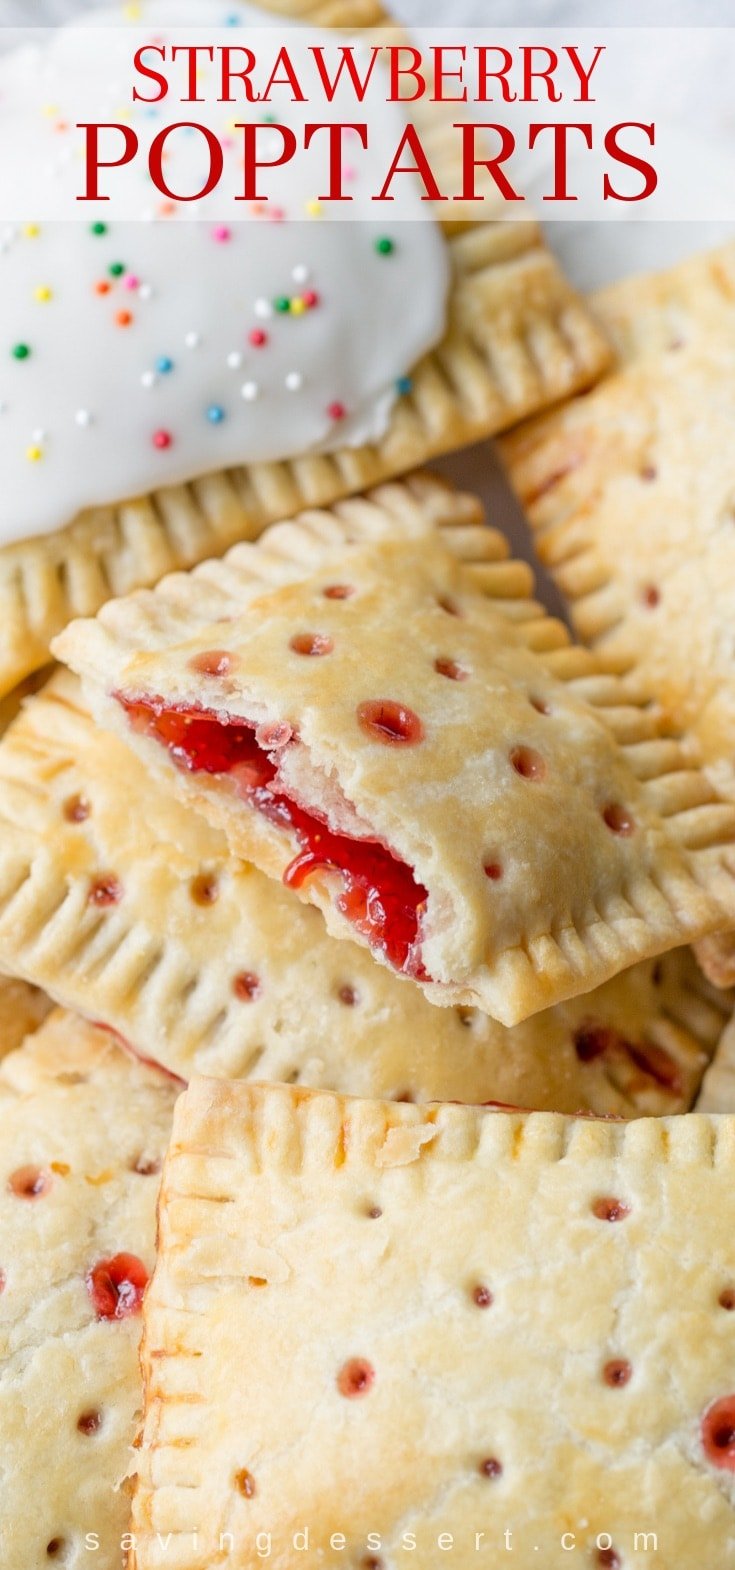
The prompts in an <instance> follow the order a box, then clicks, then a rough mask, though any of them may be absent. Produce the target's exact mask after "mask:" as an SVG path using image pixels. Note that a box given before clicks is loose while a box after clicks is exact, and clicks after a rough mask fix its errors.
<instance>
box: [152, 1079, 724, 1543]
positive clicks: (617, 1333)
mask: <svg viewBox="0 0 735 1570" xmlns="http://www.w3.org/2000/svg"><path fill="white" fill-rule="evenodd" d="M734 1176H735V1124H734V1123H733V1120H732V1119H728V1118H723V1119H719V1120H718V1119H712V1118H706V1117H701V1116H696V1115H690V1116H687V1117H684V1118H677V1119H671V1120H644V1121H641V1122H637V1123H632V1124H629V1125H616V1124H610V1123H604V1122H602V1123H601V1122H584V1121H577V1122H574V1121H569V1120H565V1119H563V1118H558V1117H554V1116H552V1115H549V1114H536V1115H533V1116H530V1117H522V1116H514V1115H508V1114H503V1113H487V1112H485V1113H483V1112H481V1111H477V1110H473V1109H469V1108H460V1107H441V1108H436V1107H435V1108H425V1107H424V1108H418V1107H407V1106H401V1107H397V1106H395V1105H392V1104H389V1103H379V1102H364V1101H363V1102H350V1101H346V1100H344V1099H341V1098H337V1097H332V1096H327V1095H322V1094H313V1093H306V1092H303V1091H293V1090H289V1089H287V1088H285V1087H268V1086H246V1085H242V1084H235V1085H227V1084H225V1083H223V1082H221V1081H217V1082H215V1081H206V1080H205V1081H202V1080H199V1081H196V1082H194V1083H193V1084H192V1085H191V1086H190V1087H189V1090H188V1091H187V1093H186V1094H185V1095H184V1096H183V1097H182V1099H181V1100H180V1102H179V1103H178V1107H177V1112H176V1119H175V1128H174V1135H173V1139H172V1145H171V1148H170V1152H169V1155H168V1158H167V1162H166V1168H165V1172H164V1179H163V1188H162V1199H161V1210H160V1253H159V1258H158V1263H157V1267H156V1272H155V1275H154V1279H153V1282H152V1286H151V1290H150V1292H149V1295H148V1298H147V1301H146V1326H145V1336H144V1346H143V1370H144V1378H145V1385H146V1403H145V1419H144V1430H143V1441H142V1448H141V1450H140V1452H139V1456H138V1464H139V1471H138V1477H137V1486H136V1490H135V1495H134V1505H133V1531H134V1534H135V1539H136V1548H135V1551H134V1553H133V1555H132V1564H133V1566H134V1570H161V1567H162V1566H163V1565H164V1564H168V1565H171V1566H173V1570H184V1567H186V1570H204V1566H209V1565H211V1564H212V1562H213V1559H216V1552H217V1544H218V1539H219V1534H220V1533H226V1532H230V1533H231V1534H232V1536H231V1540H227V1556H226V1558H225V1560H224V1562H226V1563H228V1564H230V1565H231V1566H232V1570H241V1567H244V1566H246V1565H250V1564H252V1563H253V1562H254V1560H255V1551H256V1550H255V1545H256V1542H257V1541H258V1534H259V1533H261V1532H269V1533H270V1534H271V1537H270V1542H271V1552H272V1560H273V1562H274V1563H277V1564H278V1565H279V1566H280V1567H282V1570H292V1567H293V1570H295V1567H296V1566H297V1565H298V1564H300V1563H301V1562H302V1559H303V1557H304V1556H303V1554H302V1553H301V1551H300V1547H299V1544H298V1543H294V1540H293V1534H294V1533H295V1532H298V1531H303V1530H304V1528H307V1527H308V1529H309V1539H310V1544H311V1547H312V1551H313V1552H314V1553H315V1554H316V1553H317V1552H319V1551H320V1550H321V1553H322V1555H323V1557H324V1558H325V1560H327V1561H328V1560H329V1554H330V1550H329V1543H330V1537H331V1535H332V1534H335V1533H342V1534H343V1535H344V1538H345V1544H344V1550H340V1551H344V1553H345V1561H347V1560H348V1558H349V1560H350V1562H351V1563H355V1564H361V1563H364V1561H365V1557H366V1556H367V1557H369V1555H370V1554H371V1553H372V1554H373V1555H374V1556H376V1557H377V1558H378V1559H379V1560H380V1561H382V1562H383V1563H386V1564H390V1565H392V1564H393V1563H395V1562H400V1558H401V1557H402V1553H403V1552H404V1551H405V1547H404V1540H403V1537H402V1534H403V1533H405V1532H414V1533H415V1534H416V1549H415V1550H414V1554H415V1560H414V1562H415V1563H417V1564H419V1565H421V1566H422V1570H424V1567H429V1566H434V1565H436V1563H437V1562H438V1558H439V1553H440V1552H441V1551H442V1549H443V1550H444V1551H447V1556H448V1557H450V1556H449V1553H448V1548H449V1546H450V1545H449V1544H448V1543H447V1541H446V1540H444V1542H443V1544H442V1548H441V1549H440V1548H439V1547H438V1545H437V1538H438V1534H439V1533H442V1532H447V1533H449V1534H451V1535H452V1538H453V1543H452V1545H451V1546H453V1548H454V1552H455V1553H456V1554H457V1559H458V1562H461V1563H462V1564H465V1565H467V1564H470V1563H473V1562H474V1553H475V1551H476V1548H475V1538H474V1534H475V1532H476V1531H477V1532H483V1531H484V1532H485V1533H486V1536H485V1537H484V1539H483V1540H481V1541H484V1545H485V1548H486V1550H487V1551H488V1554H489V1553H490V1552H491V1551H492V1550H494V1551H495V1557H496V1558H497V1560H498V1562H500V1559H501V1555H502V1554H504V1553H506V1552H508V1545H507V1543H504V1540H503V1530H504V1528H505V1527H506V1526H507V1527H509V1528H510V1529H511V1531H512V1540H511V1541H512V1548H513V1562H514V1563H516V1564H518V1566H519V1567H520V1570H531V1567H535V1566H536V1565H538V1563H539V1562H540V1557H539V1549H540V1550H541V1551H542V1552H543V1560H542V1561H541V1562H542V1563H543V1564H544V1566H545V1567H548V1570H563V1567H564V1566H565V1565H567V1564H568V1563H569V1562H570V1560H571V1557H572V1555H571V1549H572V1548H575V1549H576V1551H577V1556H578V1557H580V1558H581V1559H583V1560H584V1562H585V1563H588V1562H589V1563H590V1564H594V1562H595V1555H596V1553H597V1551H598V1547H599V1548H600V1549H602V1550H603V1551H604V1552H608V1550H609V1551H614V1552H615V1554H616V1555H617V1557H618V1558H619V1559H620V1561H621V1562H622V1563H623V1564H624V1563H625V1562H626V1560H629V1559H631V1558H632V1556H633V1554H634V1541H635V1539H634V1534H635V1533H636V1532H639V1533H643V1532H653V1533H656V1534H657V1559H658V1561H659V1562H660V1563H661V1564H662V1565H663V1566H666V1570H678V1567H679V1566H682V1565H685V1564H686V1565H689V1564H692V1565H694V1564H696V1563H700V1562H704V1563H711V1564H712V1565H715V1564H717V1565H720V1564H722V1565H724V1564H726V1562H727V1558H728V1555H729V1552H730V1547H729V1545H730V1544H731V1542H732V1529H733V1520H732V1512H733V1475H732V1470H731V1469H728V1468H727V1467H726V1466H725V1465H724V1464H723V1465H718V1464H715V1461H713V1459H712V1454H713V1451H714V1455H715V1458H716V1460H718V1461H719V1460H722V1461H723V1462H724V1461H725V1460H727V1461H729V1463H730V1467H731V1465H732V1462H731V1452H728V1454H727V1455H725V1454H724V1449H723V1450H720V1451H718V1450H717V1446H716V1444H715V1445H714V1446H713V1447H712V1446H711V1447H710V1451H709V1452H707V1451H706V1450H705V1448H704V1445H703V1431H702V1419H703V1416H704V1415H705V1414H706V1413H708V1412H711V1410H712V1404H713V1403H714V1402H717V1401H719V1400H721V1399H722V1398H723V1397H730V1398H731V1399H732V1392H733V1387H734V1384H735V1351H734V1349H733V1338H732V1325H731V1322H730V1320H731V1314H730V1312H729V1311H728V1308H727V1307H726V1306H725V1305H726V1303H729V1302H730V1297H729V1296H724V1294H730V1293H731V1292H732V1285H733V1282H732V1253H731V1248H730V1242H729V1239H730V1234H731V1230H732V1187H733V1177H734ZM721 1299H722V1301H721ZM715 1415H716V1413H715ZM710 1426H713V1421H712V1420H710ZM720 1426H721V1425H720ZM718 1432H719V1430H718ZM356 1480H357V1481H356ZM195 1530H196V1532H197V1534H198V1535H197V1539H196V1540H195V1539H194V1537H193V1533H194V1531H195ZM371 1532H372V1533H376V1534H378V1536H377V1542H376V1541H373V1542H372V1543H369V1542H368V1534H369V1533H371ZM567 1532H568V1533H569V1534H570V1535H569V1536H566V1537H564V1536H563V1534H565V1533H567ZM169 1533H171V1537H170V1539H169V1538H168V1534H169ZM156 1534H162V1535H163V1538H164V1540H166V1541H167V1551H166V1555H165V1556H164V1554H163V1553H162V1550H161V1548H160V1547H159V1546H158V1543H157V1537H156ZM260 1541H261V1543H263V1541H264V1540H263V1539H260ZM652 1549H653V1544H652V1541H651V1540H648V1551H649V1552H652ZM642 1552H643V1549H642V1544H641V1542H640V1541H639V1543H638V1553H639V1554H642ZM335 1558H336V1553H335ZM608 1562H611V1563H614V1560H612V1561H608ZM599 1563H600V1564H604V1563H605V1560H604V1559H602V1560H600V1561H599Z"/></svg>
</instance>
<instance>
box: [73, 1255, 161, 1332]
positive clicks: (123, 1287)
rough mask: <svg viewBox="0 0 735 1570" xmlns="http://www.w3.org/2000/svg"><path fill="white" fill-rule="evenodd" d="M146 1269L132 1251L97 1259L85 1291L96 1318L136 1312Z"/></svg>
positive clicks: (146, 1276) (141, 1298)
mask: <svg viewBox="0 0 735 1570" xmlns="http://www.w3.org/2000/svg"><path fill="white" fill-rule="evenodd" d="M147 1285H148V1271H147V1270H146V1268H145V1265H144V1264H143V1261H142V1260H141V1259H138V1258H137V1257H136V1255H135V1254H115V1255H114V1256H113V1258H112V1259H100V1260H98V1261H97V1264H96V1265H93V1266H92V1269H91V1270H90V1272H89V1275H88V1276H87V1291H88V1293H89V1296H90V1298H91V1299H92V1303H93V1306H94V1310H95V1313H96V1315H97V1318H98V1319H128V1318H129V1317H130V1315H131V1314H139V1313H140V1309H141V1304H142V1302H143V1293H144V1292H145V1289H146V1287H147Z"/></svg>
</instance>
